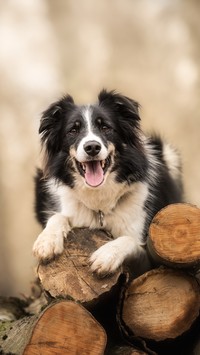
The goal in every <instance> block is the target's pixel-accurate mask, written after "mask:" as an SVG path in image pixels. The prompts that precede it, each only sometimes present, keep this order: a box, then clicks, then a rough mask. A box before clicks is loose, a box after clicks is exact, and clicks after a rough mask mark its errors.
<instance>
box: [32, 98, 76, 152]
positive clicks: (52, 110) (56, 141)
mask: <svg viewBox="0 0 200 355" xmlns="http://www.w3.org/2000/svg"><path fill="white" fill-rule="evenodd" d="M73 107H74V100H73V98H72V97H71V96H70V95H65V96H64V97H63V98H62V99H61V100H59V101H57V102H54V103H53V104H51V105H50V106H49V108H48V109H47V110H46V111H44V112H43V114H42V118H41V121H40V127H39V133H40V135H41V142H42V145H43V146H45V148H46V151H47V152H48V154H49V155H50V154H54V153H56V152H58V151H59V150H60V146H61V141H62V139H61V135H62V131H63V130H62V128H63V123H64V120H65V118H66V117H67V113H68V112H69V111H71V110H72V109H73Z"/></svg>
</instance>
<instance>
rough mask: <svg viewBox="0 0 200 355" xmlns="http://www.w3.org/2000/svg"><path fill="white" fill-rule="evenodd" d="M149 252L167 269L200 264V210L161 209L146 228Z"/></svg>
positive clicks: (183, 207) (179, 206)
mask: <svg viewBox="0 0 200 355" xmlns="http://www.w3.org/2000/svg"><path fill="white" fill-rule="evenodd" d="M147 245H148V250H149V252H150V255H151V256H152V257H153V259H154V261H155V262H157V263H162V264H165V265H167V266H170V267H182V268H183V267H187V268H191V267H194V266H197V265H199V264H200V209H199V208H197V207H196V206H193V205H190V204H183V203H178V204H172V205H169V206H167V207H165V208H163V209H162V210H160V211H159V212H158V213H157V214H156V216H155V217H154V218H153V220H152V223H151V225H150V229H149V238H148V243H147Z"/></svg>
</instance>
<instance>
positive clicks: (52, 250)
mask: <svg viewBox="0 0 200 355" xmlns="http://www.w3.org/2000/svg"><path fill="white" fill-rule="evenodd" d="M63 248H64V238H63V234H62V232H60V233H55V232H54V233H52V232H51V231H50V230H49V231H48V229H44V230H43V232H42V233H41V234H40V235H39V236H38V238H37V240H36V241H35V243H34V245H33V254H34V256H36V257H37V258H38V259H39V260H50V259H52V258H53V257H54V256H56V255H59V254H61V253H62V252H63Z"/></svg>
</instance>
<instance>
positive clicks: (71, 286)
mask: <svg viewBox="0 0 200 355" xmlns="http://www.w3.org/2000/svg"><path fill="white" fill-rule="evenodd" d="M109 240H110V238H109V237H108V235H107V234H106V233H105V232H103V231H101V230H89V229H75V230H73V231H71V232H70V233H69V234H68V237H67V240H66V241H65V249H64V252H63V253H62V255H60V256H58V257H57V258H56V259H54V260H52V261H50V262H49V263H47V264H40V265H39V267H38V275H39V278H40V281H41V284H42V286H43V288H44V290H45V291H47V292H48V293H49V294H50V295H51V296H52V297H64V298H66V297H70V298H72V299H73V300H75V301H79V302H81V303H83V304H84V305H87V304H90V303H92V302H93V301H94V300H97V299H98V298H99V297H100V296H101V295H106V294H108V293H109V292H110V290H111V289H112V287H113V286H114V285H116V284H117V282H118V279H119V276H120V274H121V272H122V270H121V269H119V270H118V271H117V272H116V273H115V274H114V275H112V276H109V277H104V278H98V277H97V275H96V274H93V273H92V272H91V269H90V265H89V257H90V256H91V254H92V253H93V252H94V251H95V250H96V249H98V248H99V247H100V246H101V245H103V244H105V243H106V242H107V241H109Z"/></svg>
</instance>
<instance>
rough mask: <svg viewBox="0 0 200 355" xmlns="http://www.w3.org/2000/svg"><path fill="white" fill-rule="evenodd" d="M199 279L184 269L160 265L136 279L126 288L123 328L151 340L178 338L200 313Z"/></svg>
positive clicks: (129, 332)
mask: <svg viewBox="0 0 200 355" xmlns="http://www.w3.org/2000/svg"><path fill="white" fill-rule="evenodd" d="M199 308H200V288H199V284H198V282H197V280H196V279H195V278H194V277H193V276H191V275H189V274H187V273H184V272H182V271H179V270H171V269H164V268H159V269H155V270H151V271H149V272H147V273H146V274H144V275H142V276H140V277H138V278H137V279H135V280H133V281H132V282H131V284H130V285H129V286H128V288H127V289H126V291H125V294H124V299H123V305H122V313H121V317H122V324H124V326H122V329H123V330H124V332H125V333H126V335H127V333H128V334H130V335H132V336H137V337H141V338H143V339H145V340H146V339H147V340H155V341H164V340H166V339H175V338H177V337H179V336H181V335H183V334H184V333H185V332H186V331H188V330H189V329H190V328H191V326H192V324H193V323H194V322H195V320H196V319H197V318H198V316H199Z"/></svg>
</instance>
